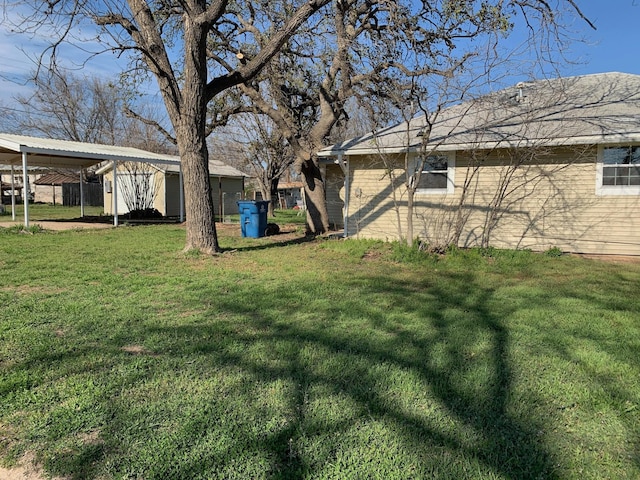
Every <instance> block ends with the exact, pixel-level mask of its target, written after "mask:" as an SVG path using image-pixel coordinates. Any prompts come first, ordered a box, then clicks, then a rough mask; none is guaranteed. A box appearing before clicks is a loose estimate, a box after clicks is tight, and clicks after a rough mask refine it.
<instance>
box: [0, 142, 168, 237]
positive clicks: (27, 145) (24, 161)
mask: <svg viewBox="0 0 640 480" xmlns="http://www.w3.org/2000/svg"><path fill="white" fill-rule="evenodd" d="M105 161H111V162H114V167H115V162H119V161H120V162H145V163H155V164H165V165H177V166H178V168H180V167H179V166H180V157H177V156H174V155H162V154H158V153H152V152H147V151H145V150H140V149H138V148H132V147H118V146H113V145H100V144H95V143H83V142H71V141H68V140H54V139H48V138H38V137H28V136H25V135H13V134H8V133H0V164H4V165H9V166H10V167H11V170H12V171H13V168H14V167H15V166H18V165H21V167H22V175H23V185H26V184H27V182H28V178H27V172H28V168H29V165H31V166H37V167H47V168H53V169H78V170H84V169H85V168H88V167H91V166H93V165H96V164H99V163H102V162H105ZM12 178H13V175H12ZM80 185H82V182H80ZM23 197H24V201H25V204H24V205H25V208H24V223H25V226H28V225H29V204H28V199H27V195H23ZM81 197H82V193H81ZM81 203H82V202H81ZM12 206H15V199H14V201H13V203H12ZM13 210H14V212H15V208H14V209H13ZM82 210H84V209H82ZM114 224H115V225H117V224H118V223H117V211H116V214H115V216H114Z"/></svg>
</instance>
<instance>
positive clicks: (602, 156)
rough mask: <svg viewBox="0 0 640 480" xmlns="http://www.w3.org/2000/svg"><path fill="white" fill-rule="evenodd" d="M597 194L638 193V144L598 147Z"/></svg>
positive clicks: (639, 176)
mask: <svg viewBox="0 0 640 480" xmlns="http://www.w3.org/2000/svg"><path fill="white" fill-rule="evenodd" d="M598 157H599V158H598V167H597V171H596V172H597V173H596V182H597V184H596V193H597V194H598V195H640V146H616V147H600V149H599V151H598Z"/></svg>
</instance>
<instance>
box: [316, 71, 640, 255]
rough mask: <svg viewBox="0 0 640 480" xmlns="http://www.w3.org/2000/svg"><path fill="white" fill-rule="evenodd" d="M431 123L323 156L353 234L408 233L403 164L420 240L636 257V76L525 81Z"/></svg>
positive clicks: (342, 219) (639, 112)
mask: <svg viewBox="0 0 640 480" xmlns="http://www.w3.org/2000/svg"><path fill="white" fill-rule="evenodd" d="M425 123H426V122H425V117H420V118H415V119H413V120H411V121H410V122H408V123H404V124H401V125H397V126H394V127H390V128H386V129H382V130H379V131H376V132H373V133H372V134H369V135H365V136H362V137H359V138H354V139H351V140H348V141H345V142H343V143H340V144H336V145H333V146H331V147H327V148H326V149H324V150H322V151H321V152H320V155H321V157H325V160H324V161H325V163H326V186H327V187H326V188H327V200H328V205H329V213H330V221H331V222H332V223H336V224H338V225H342V226H344V227H345V235H346V236H349V237H361V238H378V239H384V240H395V239H398V238H403V237H404V236H406V232H407V223H406V220H407V188H406V181H407V176H406V175H405V174H406V172H407V170H406V169H405V160H408V161H407V164H408V166H409V171H408V173H409V175H410V176H409V179H410V180H412V181H416V180H417V179H418V178H419V182H418V184H417V190H416V194H415V197H414V199H415V209H414V215H413V223H414V236H416V237H419V238H421V239H423V240H424V241H426V242H428V243H429V244H431V245H436V246H438V245H441V246H442V245H447V244H451V243H453V244H457V245H459V246H461V247H469V246H477V245H484V246H487V245H491V246H496V247H505V248H528V249H532V250H538V251H541V250H546V249H549V248H552V247H557V248H560V249H561V250H563V251H568V252H581V253H594V254H625V255H640V215H638V213H639V212H640V76H638V75H630V74H623V73H606V74H596V75H586V76H581V77H572V78H560V79H554V80H541V81H536V82H530V83H520V84H518V85H516V86H514V87H512V88H507V89H505V90H501V91H499V92H496V93H493V94H490V95H487V96H484V97H482V98H479V99H477V100H474V101H471V102H466V103H462V104H459V105H456V106H453V107H450V108H447V109H444V110H443V111H442V112H441V113H440V115H439V116H438V117H437V118H436V119H435V122H434V124H433V127H432V131H431V134H430V135H429V134H428V132H427V131H426V129H425ZM425 140H428V141H427V142H425ZM417 171H419V172H420V174H419V175H417V174H416V173H415V172H417ZM345 173H346V176H345Z"/></svg>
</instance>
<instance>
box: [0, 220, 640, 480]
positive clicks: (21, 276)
mask: <svg viewBox="0 0 640 480" xmlns="http://www.w3.org/2000/svg"><path fill="white" fill-rule="evenodd" d="M184 233H185V232H184V229H183V228H182V227H179V226H176V225H162V226H141V227H136V228H120V229H109V230H95V231H68V232H61V233H51V234H47V235H6V236H4V237H3V239H2V242H0V265H2V270H3V272H10V273H11V274H10V275H3V276H1V277H0V310H1V311H2V314H3V317H2V322H0V340H1V341H0V455H1V456H2V458H3V461H4V462H11V461H15V460H16V459H19V458H22V455H23V453H24V452H33V453H34V454H35V456H36V459H37V460H38V461H39V462H41V464H42V465H44V467H45V468H46V470H47V472H48V473H49V474H51V475H57V476H67V477H69V478H83V479H84V478H86V479H91V478H101V479H112V478H114V479H115V478H118V479H120V478H171V479H207V478H238V479H240V478H242V479H244V478H280V479H286V478H291V479H293V478H316V479H329V478H382V477H388V478H392V479H393V478H398V479H400V478H452V479H453V478H456V479H458V478H465V479H489V478H531V479H533V478H556V479H558V478H562V479H570V480H571V479H583V478H620V479H625V478H629V479H631V478H638V477H639V476H640V466H639V465H638V463H637V461H636V458H637V455H636V454H637V450H638V438H640V419H639V418H638V415H637V411H638V405H639V404H638V398H640V386H639V385H638V382H637V378H638V376H639V375H640V361H639V360H638V358H639V357H638V355H637V348H638V345H639V344H640V326H639V325H638V322H637V319H638V318H639V317H640V300H639V299H638V296H637V286H638V283H639V282H640V265H636V264H628V265H624V266H621V265H619V264H617V265H609V264H605V263H599V262H595V261H589V260H584V259H580V258H575V257H570V256H564V257H560V258H549V257H548V256H546V255H539V254H534V253H531V252H526V251H515V252H512V251H502V250H496V249H492V250H481V249H469V250H467V249H458V248H454V247H451V248H449V249H448V251H447V253H446V254H445V255H443V256H440V257H434V256H432V255H429V254H427V253H425V252H424V251H420V250H419V249H418V248H415V249H408V248H406V247H401V246H400V245H399V244H385V243H380V242H374V241H362V242H360V241H355V240H349V241H341V240H316V241H304V239H303V238H302V237H300V238H299V239H298V241H296V242H291V239H290V238H289V239H288V240H287V241H286V242H283V241H279V240H278V236H275V237H268V238H261V239H241V238H239V236H238V235H239V233H238V232H237V229H236V228H221V229H220V235H221V244H222V246H223V248H225V249H226V253H225V254H223V255H218V256H215V257H209V256H205V255H195V254H189V255H184V254H182V253H181V248H182V246H183V242H184ZM114 252H116V253H115V254H114ZM436 258H438V259H437V260H436Z"/></svg>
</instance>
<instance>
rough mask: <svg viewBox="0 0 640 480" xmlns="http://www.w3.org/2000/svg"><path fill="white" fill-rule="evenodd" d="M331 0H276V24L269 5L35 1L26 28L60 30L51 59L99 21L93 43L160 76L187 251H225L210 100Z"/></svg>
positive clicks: (194, 0)
mask: <svg viewBox="0 0 640 480" xmlns="http://www.w3.org/2000/svg"><path fill="white" fill-rule="evenodd" d="M328 3H330V0H310V1H306V2H302V3H295V4H288V3H283V2H270V3H269V4H268V8H269V9H273V10H278V11H281V12H283V15H282V16H280V17H279V19H278V20H279V21H278V22H277V23H275V22H272V21H271V19H270V18H269V17H268V16H267V15H264V12H263V10H264V9H265V8H266V4H263V5H260V7H257V6H255V5H254V3H253V2H227V1H226V0H215V1H205V0H184V1H181V2H166V1H160V2H155V1H148V0H147V1H145V0H128V1H127V2H116V1H112V0H106V1H91V0H90V1H85V2H77V1H74V0H60V1H55V2H40V1H35V0H29V1H27V2H21V3H20V5H21V7H22V8H23V9H24V8H25V7H28V8H31V9H32V11H33V12H34V15H33V16H32V17H31V18H30V19H27V20H26V21H25V22H24V23H23V24H22V28H23V29H29V28H30V29H32V30H40V29H45V28H48V29H49V32H53V33H54V34H55V38H53V41H52V44H51V47H50V48H49V50H48V51H47V53H48V54H49V59H50V61H51V63H53V64H55V63H56V61H57V60H58V54H59V51H60V50H59V47H60V45H61V44H62V42H64V41H74V40H75V41H77V39H78V35H79V30H78V29H77V28H76V27H77V26H78V24H81V23H82V24H84V25H85V26H86V25H87V23H89V22H93V24H94V25H95V26H97V27H98V29H97V31H96V30H94V31H95V35H94V36H93V38H91V40H93V41H95V42H98V43H99V44H100V45H103V47H104V48H103V49H102V51H103V52H104V51H110V52H114V53H119V54H120V53H123V54H128V55H130V56H131V58H132V60H133V61H134V64H133V67H134V68H135V69H137V70H138V71H140V72H141V73H143V74H144V73H146V74H151V75H152V76H153V78H155V80H156V81H157V84H158V87H159V90H160V94H161V95H162V99H163V101H164V105H165V108H166V110H167V114H168V117H169V120H170V122H171V125H172V130H173V134H174V136H175V141H176V144H177V146H178V150H179V154H180V157H181V160H182V165H183V180H184V188H185V210H186V215H187V235H186V245H185V250H188V249H193V248H195V249H199V250H201V251H203V252H205V253H216V252H218V251H219V250H220V248H219V245H218V239H217V234H216V228H215V221H214V208H213V200H212V198H211V186H210V184H209V172H208V150H207V142H206V135H207V129H206V120H207V110H208V105H209V104H210V103H211V102H212V101H213V100H214V99H216V97H218V95H220V94H221V93H222V92H224V91H226V90H227V89H229V88H231V87H233V86H236V85H240V84H243V83H247V82H250V81H251V80H252V79H253V78H255V76H256V75H257V74H258V73H259V72H260V70H261V69H262V68H264V66H265V65H266V64H267V63H268V62H269V61H270V60H271V59H272V58H273V57H274V55H276V54H277V53H278V52H279V51H280V50H281V49H282V48H283V46H284V45H285V44H286V43H287V42H288V41H289V40H290V39H291V37H292V36H293V35H294V34H295V32H296V30H297V29H298V28H300V27H301V26H302V25H303V24H304V23H305V22H306V21H307V20H308V19H309V18H310V17H311V16H313V15H314V14H315V13H316V12H318V10H320V9H321V8H322V7H323V6H324V5H326V4H328ZM85 31H91V29H90V28H88V29H86V30H85ZM242 52H250V55H246V56H245V55H242ZM167 133H169V132H168V131H167Z"/></svg>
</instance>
